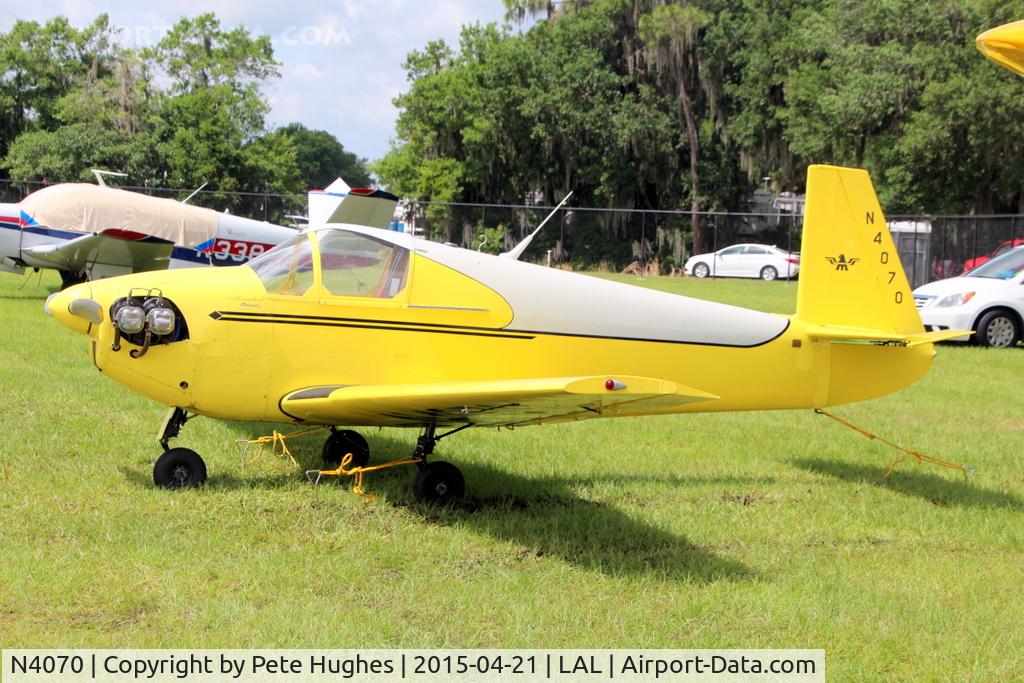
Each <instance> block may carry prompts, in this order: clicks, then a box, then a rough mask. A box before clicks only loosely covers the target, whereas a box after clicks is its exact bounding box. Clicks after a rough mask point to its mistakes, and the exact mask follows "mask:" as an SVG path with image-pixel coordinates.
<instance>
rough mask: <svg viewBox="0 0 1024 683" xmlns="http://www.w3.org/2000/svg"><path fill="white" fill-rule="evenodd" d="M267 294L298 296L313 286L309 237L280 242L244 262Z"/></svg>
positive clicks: (304, 235) (303, 235) (296, 237)
mask: <svg viewBox="0 0 1024 683" xmlns="http://www.w3.org/2000/svg"><path fill="white" fill-rule="evenodd" d="M245 265H247V266H248V267H250V268H252V269H253V271H254V272H255V273H256V275H257V277H259V279H260V280H262V281H263V286H264V287H266V288H267V292H268V293H270V294H286V295H291V296H301V295H303V294H305V293H306V291H307V290H308V289H309V288H310V287H312V286H313V254H312V251H311V250H310V246H309V235H306V234H302V235H296V236H295V237H292V238H291V239H290V240H287V241H285V242H282V243H281V244H279V245H277V246H276V247H274V248H273V249H271V250H270V251H268V252H266V253H265V254H261V255H259V256H257V257H256V258H254V259H252V260H251V261H249V262H248V263H246V264H245Z"/></svg>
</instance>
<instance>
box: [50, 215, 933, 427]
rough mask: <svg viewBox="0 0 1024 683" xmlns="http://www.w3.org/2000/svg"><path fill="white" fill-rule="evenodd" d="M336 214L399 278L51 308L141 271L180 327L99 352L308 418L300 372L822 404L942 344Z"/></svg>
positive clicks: (180, 388) (252, 277)
mask: <svg viewBox="0 0 1024 683" xmlns="http://www.w3.org/2000/svg"><path fill="white" fill-rule="evenodd" d="M344 230H345V231H346V232H352V233H355V234H360V235H371V236H374V237H376V238H379V239H387V240H390V241H392V242H394V243H395V244H396V246H399V247H401V248H405V249H408V250H409V252H410V254H411V258H410V259H409V267H408V273H407V277H406V280H405V283H404V286H403V288H402V289H401V291H399V292H396V293H394V296H392V297H389V298H369V297H361V296H348V295H334V294H332V293H331V292H330V291H329V290H328V289H327V288H326V287H325V286H324V281H323V280H324V275H323V274H322V273H321V272H320V271H319V270H318V271H317V273H316V281H315V283H313V284H312V285H311V286H310V288H309V289H308V290H307V291H305V292H303V293H301V294H298V295H296V294H286V293H280V292H272V291H268V288H267V287H266V286H265V282H264V281H262V280H261V278H260V277H258V276H257V274H256V272H255V271H254V270H253V269H252V268H250V267H248V266H241V267H237V268H230V269H217V270H216V271H210V270H200V271H191V272H188V271H178V272H162V273H144V274H137V275H132V276H126V277H122V278H117V279H115V280H109V281H103V282H93V283H88V284H85V285H80V286H78V287H75V288H72V289H70V290H67V291H66V292H64V293H63V294H61V295H60V297H62V299H61V300H59V301H53V302H51V304H50V308H51V310H53V311H54V314H55V315H57V316H58V317H60V316H61V315H62V313H61V311H63V310H64V309H65V308H66V306H67V304H66V303H65V302H66V301H70V300H72V299H74V298H76V297H78V298H91V299H93V300H95V301H97V302H99V303H100V305H101V306H102V308H103V310H104V311H108V310H109V309H110V305H111V304H112V303H113V302H114V301H115V300H116V299H118V298H119V297H124V296H126V295H127V294H128V293H129V290H130V289H132V288H137V289H138V290H149V289H153V288H156V289H159V290H160V292H161V293H162V295H163V296H164V297H166V298H167V299H169V300H170V301H173V302H174V303H175V305H176V306H177V307H178V308H179V309H180V311H181V313H182V315H183V316H184V318H185V320H186V322H187V326H188V339H186V340H182V341H176V342H174V343H170V344H158V345H155V346H153V347H152V348H150V349H149V350H148V352H147V353H146V354H145V355H143V356H142V357H139V358H134V357H132V356H131V354H130V351H131V350H132V348H134V347H133V346H132V345H130V344H122V345H121V348H120V350H116V351H115V350H113V348H112V347H113V346H114V344H113V342H114V339H113V336H114V326H113V325H112V324H111V323H110V321H109V319H104V321H103V322H101V323H100V324H98V325H90V326H88V329H84V328H83V329H82V331H88V332H89V334H90V336H91V337H92V338H93V341H94V343H93V359H94V362H95V364H96V366H97V367H98V368H99V369H100V370H101V371H102V372H103V373H104V374H105V375H106V376H108V377H110V378H111V379H114V380H115V381H118V382H119V383H121V384H124V385H126V386H128V387H130V388H132V389H133V390H135V391H138V392H140V393H142V394H144V395H146V396H148V397H150V398H152V399H154V400H156V401H159V402H161V403H164V404H167V405H171V406H177V407H181V408H185V409H187V410H188V411H190V412H195V413H199V414H203V415H208V416H212V417H218V418H225V419H235V420H268V421H300V419H299V418H296V417H295V416H293V415H290V414H288V412H287V411H286V410H285V409H283V407H282V405H281V402H282V399H283V397H285V396H286V395H287V394H289V393H290V392H293V391H296V390H299V389H302V388H305V387H318V386H363V385H396V384H419V383H424V384H430V383H438V382H453V381H455V382H457V381H463V380H465V381H488V380H495V381H497V380H507V379H518V378H523V379H528V378H534V377H571V376H593V375H607V376H608V377H609V378H614V377H616V376H617V375H622V376H626V375H635V376H642V377H657V378H663V379H667V380H671V381H673V382H676V383H678V384H680V385H685V386H689V387H697V388H699V389H700V390H702V391H704V392H708V393H710V394H713V395H715V396H717V397H718V398H717V399H715V400H708V401H702V402H698V403H687V404H683V405H677V406H672V407H668V408H664V407H663V408H656V409H650V408H644V409H634V410H629V409H626V408H623V409H621V410H618V411H616V412H614V413H612V414H614V415H634V414H652V413H666V412H694V411H731V410H765V409H783V408H808V407H823V406H827V405H834V404H839V403H846V402H850V401H857V400H862V399H866V398H871V397H874V396H881V395H884V394H887V393H889V392H891V391H894V390H896V389H898V388H900V387H902V386H905V385H907V384H909V383H911V382H913V381H915V380H916V379H918V378H919V377H920V376H922V375H923V374H924V373H925V372H926V371H927V369H928V367H929V366H930V363H931V360H932V357H933V356H934V351H933V349H932V345H931V344H924V345H920V346H914V347H910V348H908V347H905V346H887V345H879V344H834V343H828V342H824V341H820V340H817V339H815V338H814V337H813V336H812V335H811V334H810V333H809V331H808V329H809V325H808V324H807V323H805V322H804V321H802V320H800V319H799V318H798V317H795V316H785V315H775V314H770V313H763V312H759V311H752V310H749V309H744V308H739V307H735V306H728V305H724V304H717V303H711V302H707V301H702V300H698V299H692V298H688V297H682V296H676V295H672V294H667V293H664V292H658V291H654V290H650V289H645V288H639V287H633V286H630V285H625V284H620V283H615V282H610V281H606V280H602V279H598V278H593V277H589V276H585V275H579V274H575V273H570V272H565V271H560V270H555V269H550V268H543V267H540V266H534V265H531V264H526V263H521V262H517V261H510V260H508V259H500V258H497V257H493V256H488V255H485V254H478V253H476V252H470V251H466V250H463V249H456V248H453V247H447V246H444V245H438V244H434V243H430V242H425V241H423V240H415V239H413V238H411V237H409V236H405V235H396V234H394V233H391V234H390V235H387V234H383V233H382V232H381V231H374V230H373V229H369V228H360V227H356V226H344ZM76 320H77V321H78V323H79V324H81V322H83V321H81V319H80V318H79V319H76ZM72 322H74V321H72ZM65 324H67V322H66V323H65ZM592 416H596V415H578V416H576V417H575V418H573V419H577V418H579V417H592ZM606 416H607V415H606ZM305 421H306V422H308V421H309V420H305ZM329 423H330V424H364V425H368V424H372V425H378V424H379V425H398V426H420V425H422V424H423V420H422V418H421V417H419V418H413V417H410V416H407V415H402V414H400V413H390V414H389V412H388V411H382V412H380V413H379V414H376V415H358V416H355V415H354V416H352V417H351V421H344V420H341V421H339V420H337V419H333V420H331V421H330V422H329Z"/></svg>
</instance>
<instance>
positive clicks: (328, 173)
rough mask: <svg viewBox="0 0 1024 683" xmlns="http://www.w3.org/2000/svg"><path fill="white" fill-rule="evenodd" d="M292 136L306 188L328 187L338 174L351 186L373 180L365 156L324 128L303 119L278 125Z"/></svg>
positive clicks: (358, 185)
mask: <svg viewBox="0 0 1024 683" xmlns="http://www.w3.org/2000/svg"><path fill="white" fill-rule="evenodd" d="M277 132H278V133H281V134H283V135H286V136H287V137H288V138H290V139H291V141H292V144H293V145H294V147H295V158H296V162H297V163H298V167H299V174H300V176H301V177H302V181H303V183H305V185H306V187H307V188H325V187H327V186H328V185H330V184H331V183H332V182H333V181H334V179H335V178H341V179H343V180H344V181H345V182H346V183H348V184H349V185H350V186H351V187H368V186H369V185H370V184H371V182H372V181H371V178H370V172H369V170H368V169H367V167H366V163H367V162H366V159H361V158H359V157H358V156H356V155H355V154H353V153H352V152H346V151H345V148H344V147H343V146H342V144H341V143H340V142H338V139H337V138H335V137H334V136H333V135H331V134H330V133H328V132H327V131H323V130H310V129H309V128H306V127H305V126H303V125H302V124H301V123H290V124H288V125H287V126H283V127H281V128H278V129H277Z"/></svg>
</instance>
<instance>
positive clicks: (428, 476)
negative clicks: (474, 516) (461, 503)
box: [306, 425, 469, 505]
mask: <svg viewBox="0 0 1024 683" xmlns="http://www.w3.org/2000/svg"><path fill="white" fill-rule="evenodd" d="M468 426H469V425H463V426H462V427H457V428H455V429H452V430H450V431H448V432H445V433H444V434H437V428H436V425H427V427H426V429H424V430H423V433H422V434H421V435H420V437H419V438H418V439H417V440H416V448H415V450H413V453H412V455H411V456H410V457H408V458H401V459H399V460H391V461H389V462H385V463H381V464H380V465H368V464H367V463H368V462H369V458H370V454H369V448H368V447H367V446H366V440H365V439H363V437H361V436H359V434H357V433H356V432H353V431H350V430H341V431H336V430H334V429H332V430H331V435H330V436H329V437H327V441H326V443H324V450H323V456H324V463H325V464H326V465H327V466H333V467H332V468H331V469H326V470H309V471H307V472H306V475H307V476H308V477H309V478H310V479H313V478H314V476H315V481H316V482H317V483H319V482H320V480H321V479H322V478H324V477H347V476H351V477H354V478H355V486H353V487H352V490H353V491H355V492H356V493H358V494H360V495H366V494H365V493H363V476H364V475H365V474H366V473H367V472H375V471H377V470H383V469H388V468H391V467H398V466H399V465H416V467H417V468H418V471H417V473H416V478H415V479H414V480H413V483H412V495H413V497H414V498H416V500H418V501H419V502H421V503H434V504H438V505H445V504H448V503H453V502H455V501H457V500H459V499H460V498H462V494H463V493H465V491H466V481H465V479H463V477H462V472H460V471H459V468H457V467H456V466H455V465H452V464H451V463H448V462H443V461H440V460H439V461H437V462H427V458H428V457H429V456H430V455H433V453H434V446H435V445H436V444H437V442H438V441H440V440H441V439H443V438H445V437H446V436H450V435H452V434H454V433H455V432H460V431H462V430H463V429H465V428H466V427H468ZM349 454H351V456H352V457H351V458H348V457H347V456H348V455H349Z"/></svg>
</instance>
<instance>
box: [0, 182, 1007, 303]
mask: <svg viewBox="0 0 1024 683" xmlns="http://www.w3.org/2000/svg"><path fill="white" fill-rule="evenodd" d="M46 184H47V183H43V182H13V181H9V180H4V181H0V201H2V202H8V203H14V202H18V201H20V200H21V199H22V198H23V197H24V196H25V195H26V194H28V193H30V192H33V191H35V190H37V189H39V188H40V187H43V186H45V185H46ZM111 184H112V185H113V183H111ZM118 187H121V188H122V189H127V190H132V191H135V192H142V193H145V194H150V195H154V196H160V197H167V198H171V199H177V200H182V199H185V198H186V197H188V196H189V195H190V194H192V190H189V189H181V188H166V187H157V186H128V185H120V186H118ZM190 202H191V203H192V204H195V205H197V206H205V207H209V208H212V209H216V210H218V211H228V212H230V213H232V214H236V215H240V216H246V217H249V218H255V219H259V220H267V221H270V222H272V223H278V224H282V225H287V224H291V223H293V222H294V218H293V217H295V216H304V215H306V213H307V206H306V196H305V195H299V194H296V195H291V194H287V195H286V194H275V193H270V192H221V191H216V190H206V189H203V190H200V191H198V192H196V194H195V197H193V198H192V199H191V200H190ZM552 208H553V207H549V206H533V205H506V204H466V203H439V202H403V203H402V205H401V211H400V213H401V214H402V219H403V221H402V223H403V225H404V229H406V230H411V231H414V232H415V234H417V235H419V236H421V237H427V238H429V239H433V240H438V241H445V242H450V243H452V244H456V245H458V246H462V247H465V248H468V249H480V250H483V251H489V252H492V253H497V252H500V251H505V250H508V249H510V248H512V247H513V246H515V245H516V244H517V243H518V242H519V241H520V240H522V239H523V238H525V237H526V236H527V235H529V234H530V233H531V232H532V231H533V229H534V228H535V227H536V226H537V225H539V224H540V223H541V221H543V220H544V219H545V217H547V215H548V214H549V213H550V212H551V210H552ZM699 222H700V229H701V232H702V240H701V242H702V248H701V249H699V250H698V252H697V253H703V252H708V251H717V250H718V249H722V248H724V247H727V246H730V245H732V244H736V243H738V242H752V243H759V244H769V245H775V246H777V247H779V248H781V249H785V250H787V251H799V250H800V238H801V229H802V222H803V217H802V216H800V215H796V214H790V213H779V212H776V213H752V212H751V213H745V212H736V213H718V212H708V213H702V214H701V215H700V217H699ZM693 223H694V221H693V216H692V214H691V213H690V212H689V211H651V210H629V209H600V208H580V207H571V208H566V209H564V210H562V211H559V212H558V213H557V214H556V215H555V216H553V217H552V219H551V220H550V221H549V222H548V224H547V225H546V226H545V227H544V229H543V230H542V231H541V232H540V233H539V234H538V235H537V237H536V238H535V239H534V241H533V242H532V243H531V245H530V247H529V249H528V250H527V252H526V255H525V256H524V258H526V259H527V260H531V261H535V262H540V263H546V264H549V265H557V266H561V267H571V268H574V269H580V270H582V269H593V268H597V269H604V270H615V271H621V270H624V269H627V268H628V269H631V270H633V271H634V272H641V273H643V274H648V275H651V274H680V273H681V270H682V266H683V264H684V263H685V262H686V259H687V258H688V257H689V256H691V255H692V254H693V253H694V251H693V227H694V226H693ZM889 228H890V230H891V232H892V235H893V239H894V240H895V242H896V245H897V250H898V251H899V253H900V258H901V260H902V262H903V267H904V269H905V270H906V272H907V277H908V278H909V279H910V281H911V284H912V286H914V287H917V286H919V285H922V284H924V283H926V282H930V281H932V280H937V279H942V278H946V277H952V276H954V275H959V274H961V273H963V272H964V271H965V270H967V269H970V268H971V267H974V266H977V265H981V263H984V262H985V261H986V260H988V259H989V258H992V257H993V256H996V255H999V254H1000V253H1002V252H1004V251H1007V250H1009V249H1011V248H1013V247H1015V246H1018V245H1021V244H1024V216H1018V215H993V216H890V217H889Z"/></svg>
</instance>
